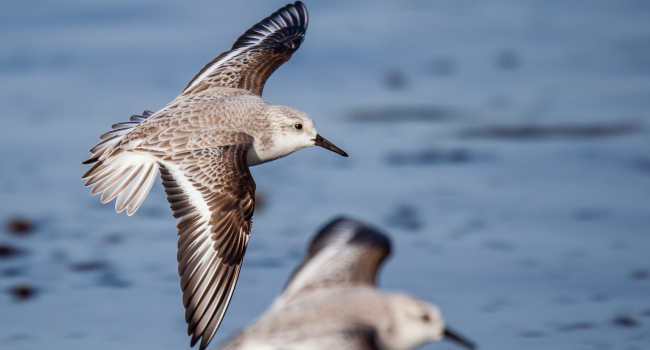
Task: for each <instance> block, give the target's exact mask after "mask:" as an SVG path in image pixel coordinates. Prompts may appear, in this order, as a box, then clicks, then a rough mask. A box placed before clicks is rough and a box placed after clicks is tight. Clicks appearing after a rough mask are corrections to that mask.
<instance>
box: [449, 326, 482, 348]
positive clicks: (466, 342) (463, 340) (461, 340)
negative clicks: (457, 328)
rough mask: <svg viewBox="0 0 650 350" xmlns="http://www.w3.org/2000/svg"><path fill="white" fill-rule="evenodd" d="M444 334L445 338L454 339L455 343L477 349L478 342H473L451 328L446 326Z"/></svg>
mask: <svg viewBox="0 0 650 350" xmlns="http://www.w3.org/2000/svg"><path fill="white" fill-rule="evenodd" d="M444 335H445V338H444V339H445V340H450V341H453V342H454V343H457V344H459V345H462V346H464V347H466V348H468V349H470V350H474V349H476V344H474V343H473V342H471V341H469V340H467V339H466V338H464V337H463V336H461V335H460V334H458V333H456V332H454V331H452V330H451V329H449V328H445V333H444Z"/></svg>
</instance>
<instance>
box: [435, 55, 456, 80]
mask: <svg viewBox="0 0 650 350" xmlns="http://www.w3.org/2000/svg"><path fill="white" fill-rule="evenodd" d="M456 70H457V69H456V60H454V58H453V57H438V58H436V59H434V60H433V61H432V62H431V65H430V71H431V74H433V75H434V76H436V77H447V76H451V75H453V74H454V73H456Z"/></svg>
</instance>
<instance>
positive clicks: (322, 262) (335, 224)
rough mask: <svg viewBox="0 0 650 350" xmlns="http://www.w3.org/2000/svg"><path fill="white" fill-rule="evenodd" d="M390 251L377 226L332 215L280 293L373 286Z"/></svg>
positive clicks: (387, 241)
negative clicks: (349, 286) (345, 286)
mask: <svg viewBox="0 0 650 350" xmlns="http://www.w3.org/2000/svg"><path fill="white" fill-rule="evenodd" d="M390 251H391V244H390V240H389V239H388V237H387V236H386V235H384V234H383V233H381V232H380V231H379V230H378V229H376V228H374V227H372V226H369V225H366V224H363V223H360V222H358V221H355V220H351V219H347V218H339V219H336V220H334V221H332V222H330V223H329V224H327V225H326V226H325V227H324V228H323V229H321V231H320V232H319V233H318V234H317V235H316V237H314V239H313V240H312V241H311V243H310V245H309V248H308V250H307V256H306V257H305V259H304V260H303V262H302V263H301V264H300V266H298V268H297V269H296V270H295V271H294V273H293V275H292V276H291V278H290V279H289V281H288V283H287V285H286V287H285V289H284V292H283V294H282V296H287V295H290V294H294V293H296V292H299V291H302V290H306V289H312V288H321V287H328V286H342V285H351V286H352V285H372V286H374V285H376V283H377V274H378V271H379V269H380V267H381V265H382V263H383V262H384V260H385V259H386V258H387V257H388V256H389V255H390Z"/></svg>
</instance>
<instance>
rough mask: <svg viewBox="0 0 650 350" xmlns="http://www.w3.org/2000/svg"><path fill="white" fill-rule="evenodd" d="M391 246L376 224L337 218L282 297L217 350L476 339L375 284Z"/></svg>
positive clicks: (362, 348) (402, 346) (386, 346)
mask: <svg viewBox="0 0 650 350" xmlns="http://www.w3.org/2000/svg"><path fill="white" fill-rule="evenodd" d="M390 250H391V244H390V241H389V239H388V237H386V236H385V235H384V234H382V233H381V232H379V231H378V230H377V229H375V228H373V227H370V226H367V225H365V224H362V223H360V222H357V221H354V220H350V219H346V218H340V219H336V220H334V221H332V222H331V223H330V224H328V225H327V226H325V227H324V228H323V229H322V230H321V231H320V232H319V233H318V234H317V235H316V237H315V238H314V239H313V240H312V242H311V244H310V245H309V248H308V250H307V256H306V257H305V260H304V261H303V262H302V263H301V264H300V266H298V268H297V269H296V271H295V272H294V273H293V276H292V277H291V278H290V279H289V282H288V283H287V285H286V287H285V288H284V291H283V292H282V294H281V295H280V296H279V297H278V298H277V299H276V300H275V301H274V302H273V304H272V305H271V307H269V309H268V310H267V311H266V312H265V313H264V314H263V315H262V316H260V317H259V319H257V320H256V321H255V322H254V323H253V324H251V325H249V326H248V327H246V328H245V329H244V330H243V331H241V332H239V333H237V334H235V336H233V337H232V338H231V339H230V340H228V341H227V342H226V343H224V344H223V345H221V346H220V347H218V349H219V350H253V349H258V350H262V349H264V350H280V349H282V350H297V349H314V350H321V349H322V350H325V349H342V350H353V349H358V350H375V349H376V350H379V349H382V350H408V349H414V348H417V347H419V346H422V345H424V344H426V343H428V342H432V341H437V340H441V339H443V338H444V339H447V340H451V341H454V342H456V343H458V344H460V345H462V346H464V347H466V348H468V349H475V348H476V346H475V345H474V343H472V342H471V341H469V340H467V339H465V338H464V337H462V336H460V335H459V334H458V333H456V332H454V331H452V330H451V329H450V328H449V327H447V326H446V325H445V322H444V321H443V319H442V317H441V315H440V311H439V310H438V308H437V307H436V306H435V305H433V304H431V303H429V302H426V301H423V300H419V299H416V298H414V297H412V296H409V295H406V294H401V293H387V292H383V291H381V290H379V289H378V288H377V284H376V282H377V273H378V271H379V269H380V267H381V265H382V263H383V262H384V260H385V259H386V258H387V257H388V255H389V254H390Z"/></svg>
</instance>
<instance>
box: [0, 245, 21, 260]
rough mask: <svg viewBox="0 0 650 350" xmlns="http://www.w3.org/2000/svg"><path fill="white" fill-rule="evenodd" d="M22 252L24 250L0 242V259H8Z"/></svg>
mask: <svg viewBox="0 0 650 350" xmlns="http://www.w3.org/2000/svg"><path fill="white" fill-rule="evenodd" d="M23 254H24V252H23V251H22V250H20V249H18V248H15V247H12V246H10V245H8V244H5V243H0V259H9V258H13V257H16V256H20V255H23Z"/></svg>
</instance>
